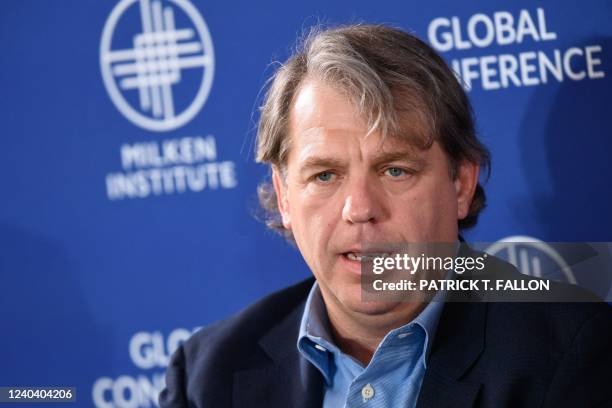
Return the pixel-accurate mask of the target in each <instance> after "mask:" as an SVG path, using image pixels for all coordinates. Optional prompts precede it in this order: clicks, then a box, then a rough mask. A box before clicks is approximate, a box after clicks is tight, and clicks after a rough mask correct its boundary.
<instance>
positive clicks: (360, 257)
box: [342, 252, 391, 262]
mask: <svg viewBox="0 0 612 408" xmlns="http://www.w3.org/2000/svg"><path fill="white" fill-rule="evenodd" d="M342 256H343V257H345V258H346V259H348V260H350V261H357V262H372V261H373V260H374V258H386V257H389V256H391V254H390V253H388V252H377V253H363V252H345V253H343V254H342Z"/></svg>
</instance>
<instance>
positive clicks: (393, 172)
mask: <svg viewBox="0 0 612 408" xmlns="http://www.w3.org/2000/svg"><path fill="white" fill-rule="evenodd" d="M387 173H388V174H389V175H390V176H391V177H400V176H403V175H404V174H406V171H405V170H404V169H400V168H399V167H389V168H388V169H387Z"/></svg>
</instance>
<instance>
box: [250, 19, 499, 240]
mask: <svg viewBox="0 0 612 408" xmlns="http://www.w3.org/2000/svg"><path fill="white" fill-rule="evenodd" d="M310 78H313V79H317V80H320V81H323V82H324V83H326V84H328V85H330V86H333V87H335V88H336V89H338V90H340V91H342V92H343V93H344V94H345V95H346V96H347V98H349V100H350V101H351V102H352V103H354V104H355V106H356V107H357V109H358V111H359V112H360V114H361V115H362V116H363V117H364V118H365V120H366V123H367V125H368V129H369V133H372V132H380V133H381V134H382V135H383V137H386V136H387V135H393V136H396V137H401V138H407V139H408V140H409V141H410V142H411V143H412V144H413V145H415V146H417V147H419V148H421V149H427V148H429V147H430V146H431V144H432V143H433V142H434V141H438V142H439V143H440V144H441V146H442V148H443V149H444V151H445V153H446V155H447V158H448V160H449V164H450V166H449V168H450V171H451V174H450V176H451V177H452V178H453V179H454V178H456V176H457V167H458V165H459V163H461V162H462V161H463V160H468V161H471V162H474V163H477V164H479V165H480V166H482V167H483V168H484V170H486V174H487V176H488V174H489V171H490V170H489V169H490V154H489V151H488V150H487V148H486V147H485V146H484V145H483V144H482V143H481V142H480V141H479V140H478V138H477V136H476V131H475V126H474V119H473V114H472V108H471V105H470V102H469V100H468V98H467V96H466V94H465V92H464V90H463V88H462V87H461V84H460V83H459V81H458V79H457V77H456V76H455V74H454V73H453V72H452V71H451V70H450V69H449V67H448V66H447V64H446V63H445V62H444V60H443V59H442V58H441V57H440V56H439V55H438V54H436V52H435V51H434V50H433V49H432V48H431V47H430V46H428V45H427V44H425V43H424V42H423V41H421V40H420V39H418V38H417V37H416V36H414V35H412V34H409V33H406V32H404V31H401V30H399V29H396V28H392V27H388V26H384V25H366V24H357V25H349V26H342V27H336V28H330V29H322V28H320V27H316V28H313V29H312V30H311V31H310V32H309V33H308V34H307V35H306V36H305V38H304V39H303V40H302V41H301V43H300V44H299V45H298V47H297V50H296V52H295V53H294V55H292V56H291V57H290V58H289V59H288V60H287V62H286V63H285V64H283V65H281V66H280V68H278V70H277V71H276V72H275V74H274V75H273V76H272V78H271V82H270V86H269V89H268V91H267V93H266V95H265V98H264V101H263V105H262V106H261V108H260V110H261V116H260V120H259V126H258V130H257V152H256V160H257V162H260V163H269V164H272V165H274V166H276V167H278V168H279V169H280V170H281V172H282V170H283V169H284V167H285V164H286V160H287V155H288V152H289V149H290V138H289V135H288V124H289V112H290V109H291V105H292V103H293V100H294V97H295V95H296V94H297V91H298V89H299V87H300V85H301V84H302V83H303V82H304V81H305V80H306V79H310ZM415 123H416V124H418V125H417V126H415ZM258 195H259V201H260V205H261V207H262V208H263V209H264V211H265V216H264V217H265V221H266V224H267V225H268V226H269V227H270V228H273V229H275V230H277V231H279V232H281V233H282V234H283V235H285V237H287V238H288V239H290V240H292V239H293V236H292V234H291V231H288V230H286V229H285V228H284V227H283V225H282V222H281V219H280V214H279V210H278V207H277V201H276V194H275V191H274V188H273V186H272V185H271V183H270V182H269V181H265V182H263V183H262V184H260V186H259V188H258ZM485 203H486V196H485V192H484V189H483V188H482V186H481V185H480V183H479V184H478V186H477V188H476V193H475V194H474V199H473V200H472V205H471V207H470V210H469V213H468V216H467V217H466V218H464V219H463V220H459V228H460V229H464V228H469V227H472V226H474V225H475V224H476V222H477V219H478V215H479V213H480V211H481V210H482V209H483V208H484V207H485Z"/></svg>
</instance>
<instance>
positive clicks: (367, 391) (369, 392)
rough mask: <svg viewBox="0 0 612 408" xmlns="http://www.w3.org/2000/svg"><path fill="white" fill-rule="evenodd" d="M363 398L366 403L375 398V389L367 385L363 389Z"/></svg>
mask: <svg viewBox="0 0 612 408" xmlns="http://www.w3.org/2000/svg"><path fill="white" fill-rule="evenodd" d="M361 396H362V397H363V399H364V401H367V400H369V399H372V397H373V396H374V388H373V387H372V386H371V385H370V384H366V386H365V387H363V388H362V389H361Z"/></svg>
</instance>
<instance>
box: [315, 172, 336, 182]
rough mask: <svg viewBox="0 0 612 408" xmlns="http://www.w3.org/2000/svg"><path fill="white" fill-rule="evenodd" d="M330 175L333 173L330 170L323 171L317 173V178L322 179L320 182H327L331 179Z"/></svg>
mask: <svg viewBox="0 0 612 408" xmlns="http://www.w3.org/2000/svg"><path fill="white" fill-rule="evenodd" d="M332 176H333V173H332V172H331V171H324V172H321V173H319V174H317V180H319V181H322V182H327V181H329V180H331V178H332Z"/></svg>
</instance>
